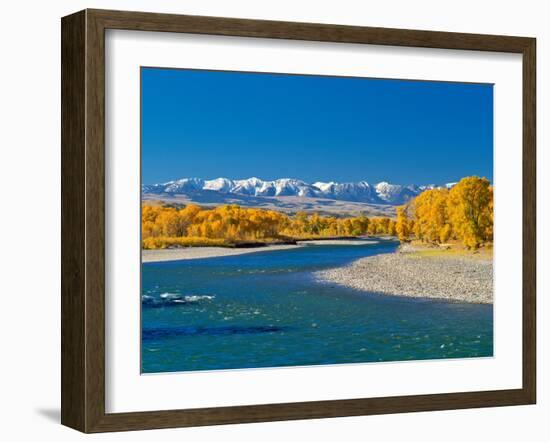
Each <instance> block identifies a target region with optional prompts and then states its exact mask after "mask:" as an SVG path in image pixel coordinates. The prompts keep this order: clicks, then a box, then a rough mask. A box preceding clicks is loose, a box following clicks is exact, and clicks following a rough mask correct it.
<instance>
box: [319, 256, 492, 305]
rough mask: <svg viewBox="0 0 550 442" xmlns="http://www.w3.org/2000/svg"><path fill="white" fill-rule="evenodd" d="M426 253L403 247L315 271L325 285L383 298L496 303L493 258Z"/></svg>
mask: <svg viewBox="0 0 550 442" xmlns="http://www.w3.org/2000/svg"><path fill="white" fill-rule="evenodd" d="M417 252H420V253H417ZM422 252H425V249H417V248H414V247H411V246H405V247H403V246H402V247H400V249H398V251H396V252H394V253H388V254H382V255H375V256H369V257H365V258H360V259H358V260H356V261H354V262H352V263H351V264H348V265H346V266H344V267H337V268H332V269H327V270H321V271H318V272H315V273H314V277H315V279H316V280H317V281H319V282H321V283H324V284H333V285H342V286H345V287H349V288H351V289H355V290H360V291H365V292H371V293H378V294H382V295H391V296H401V297H408V298H419V299H420V298H428V299H433V300H443V301H451V302H467V303H473V304H491V305H492V304H493V265H492V260H491V259H480V258H473V257H466V256H452V255H448V256H446V255H444V254H441V255H435V256H428V255H422Z"/></svg>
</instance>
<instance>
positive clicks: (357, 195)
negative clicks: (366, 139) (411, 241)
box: [142, 177, 456, 206]
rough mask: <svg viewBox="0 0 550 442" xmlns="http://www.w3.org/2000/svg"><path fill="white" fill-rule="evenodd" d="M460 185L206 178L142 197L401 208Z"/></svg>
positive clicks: (154, 187)
mask: <svg viewBox="0 0 550 442" xmlns="http://www.w3.org/2000/svg"><path fill="white" fill-rule="evenodd" d="M454 184H456V183H448V184H444V185H442V186H436V185H424V186H418V185H416V184H411V185H408V186H403V185H399V184H390V183H387V182H385V181H382V182H380V183H377V184H374V185H373V184H369V183H368V182H367V181H359V182H355V183H337V182H332V181H331V182H321V181H318V182H315V183H313V184H309V183H306V182H305V181H302V180H299V179H294V178H280V179H277V180H272V181H265V180H262V179H260V178H256V177H252V178H248V179H242V180H231V179H228V178H216V179H213V180H204V179H202V178H182V179H179V180H175V181H168V182H166V183H161V184H148V185H147V184H146V185H143V186H142V194H153V195H162V194H168V195H186V196H188V197H190V198H191V199H192V198H193V195H201V194H205V193H216V194H221V195H239V196H244V197H246V196H249V197H255V198H261V197H285V196H292V197H307V198H322V199H330V200H338V201H351V202H358V203H368V204H384V205H393V206H395V205H401V204H404V203H406V202H407V201H409V200H411V199H412V198H414V197H415V196H417V195H418V194H419V193H421V192H422V191H423V190H426V189H432V188H434V187H447V188H450V187H452V186H453V185H454Z"/></svg>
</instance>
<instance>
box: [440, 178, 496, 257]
mask: <svg viewBox="0 0 550 442" xmlns="http://www.w3.org/2000/svg"><path fill="white" fill-rule="evenodd" d="M447 213H448V216H449V219H450V222H451V225H452V227H453V231H454V232H455V234H456V236H457V238H458V239H459V240H460V241H462V243H463V244H464V245H465V246H466V247H469V248H477V247H479V246H480V244H482V243H483V242H486V241H491V240H492V229H493V227H492V226H493V188H492V186H491V185H490V183H489V180H487V179H486V178H479V177H476V176H472V177H467V178H463V179H462V180H460V182H459V183H458V184H456V185H455V186H454V187H453V188H452V189H451V190H450V192H449V198H448V202H447Z"/></svg>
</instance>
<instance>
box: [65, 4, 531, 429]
mask: <svg viewBox="0 0 550 442" xmlns="http://www.w3.org/2000/svg"><path fill="white" fill-rule="evenodd" d="M535 52H536V49H535V40H534V39H532V38H527V37H511V36H493V35H473V34H457V33H446V32H431V31H415V30H400V29H383V28H368V27H350V26H340V25H326V24H310V23H290V22H274V21H260V20H242V19H234V18H216V17H198V16H183V15H167V14H153V13H138V12H121V11H103V10H85V11H81V12H78V13H76V14H73V15H70V16H68V17H65V18H63V19H62V423H63V424H65V425H67V426H70V427H73V428H76V429H78V430H80V431H84V432H102V431H120V430H139V429H150V428H168V427H183V426H195V425H215V424H225V423H239V422H260V421H275V420H288V419H309V418H323V417H337V416H352V415H368V414H381V413H401V412H412V411H428V410H444V409H458V408H472V407H487V406H503V405H521V404H533V403H535V397H536V383H535V378H536V351H535V291H536V289H535V280H536V277H535V276H536V275H535V267H536V266H535V264H536V263H535V257H536V250H535V227H536V219H535V213H536V210H535V209H536V208H535V184H536V178H535V170H536V169H535V164H536V163H535Z"/></svg>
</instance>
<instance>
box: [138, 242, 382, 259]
mask: <svg viewBox="0 0 550 442" xmlns="http://www.w3.org/2000/svg"><path fill="white" fill-rule="evenodd" d="M380 241H383V239H381V238H376V237H373V238H372V239H361V238H341V237H333V238H326V239H323V238H320V239H303V240H296V241H295V242H294V243H293V244H288V243H287V244H265V245H258V246H246V247H218V246H205V247H179V248H173V249H153V250H142V251H141V262H142V263H143V264H145V263H149V262H165V261H180V260H188V259H201V258H218V257H223V256H236V255H245V254H248V253H258V252H275V251H277V250H290V249H297V248H300V247H307V246H308V245H328V246H331V245H332V246H334V245H350V246H360V245H369V244H378V243H379V242H380Z"/></svg>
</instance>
